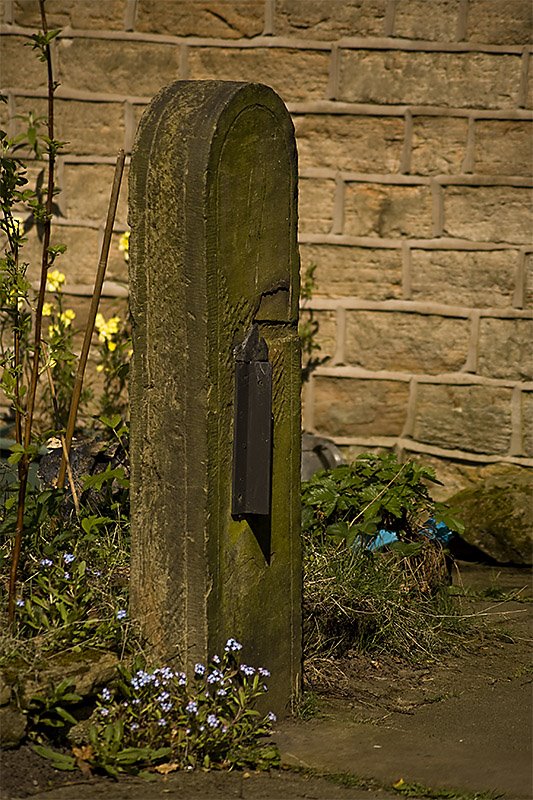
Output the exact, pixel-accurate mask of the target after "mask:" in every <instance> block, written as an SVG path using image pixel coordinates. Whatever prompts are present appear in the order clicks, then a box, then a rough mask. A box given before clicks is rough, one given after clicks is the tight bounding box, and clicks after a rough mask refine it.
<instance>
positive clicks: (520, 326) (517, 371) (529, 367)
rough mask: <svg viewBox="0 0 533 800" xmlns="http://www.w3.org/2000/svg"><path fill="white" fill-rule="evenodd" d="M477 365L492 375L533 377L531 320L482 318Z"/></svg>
mask: <svg viewBox="0 0 533 800" xmlns="http://www.w3.org/2000/svg"><path fill="white" fill-rule="evenodd" d="M478 347H479V349H478V367H477V371H478V372H479V373H480V375H488V376H490V377H491V378H511V379H513V380H533V321H532V320H529V319H490V318H482V319H481V321H480V326H479V345H478Z"/></svg>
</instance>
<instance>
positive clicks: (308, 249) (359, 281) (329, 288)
mask: <svg viewBox="0 0 533 800" xmlns="http://www.w3.org/2000/svg"><path fill="white" fill-rule="evenodd" d="M300 258H301V261H302V267H303V268H304V269H308V268H309V267H310V266H312V265H313V264H315V265H316V271H315V278H316V283H317V286H316V292H315V293H316V294H319V295H322V296H326V297H345V296H347V297H361V298H364V299H367V300H390V299H394V298H399V297H401V295H402V260H401V251H400V250H399V249H398V250H384V249H381V250H380V249H377V248H376V249H370V248H366V247H346V246H342V247H341V246H338V245H329V244H301V245H300Z"/></svg>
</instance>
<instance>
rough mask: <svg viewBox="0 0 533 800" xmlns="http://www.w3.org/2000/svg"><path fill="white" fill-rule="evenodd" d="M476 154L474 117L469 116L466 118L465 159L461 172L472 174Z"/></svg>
mask: <svg viewBox="0 0 533 800" xmlns="http://www.w3.org/2000/svg"><path fill="white" fill-rule="evenodd" d="M475 152H476V123H475V117H474V115H473V114H471V115H470V116H469V118H468V132H467V134H466V145H465V157H464V159H463V163H462V165H461V171H462V172H465V173H473V172H474V164H475Z"/></svg>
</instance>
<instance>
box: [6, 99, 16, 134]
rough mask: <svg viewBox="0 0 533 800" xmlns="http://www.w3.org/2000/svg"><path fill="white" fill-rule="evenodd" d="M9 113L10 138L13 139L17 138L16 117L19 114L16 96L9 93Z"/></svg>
mask: <svg viewBox="0 0 533 800" xmlns="http://www.w3.org/2000/svg"><path fill="white" fill-rule="evenodd" d="M7 112H8V115H9V119H8V123H7V130H8V135H9V138H10V139H11V138H12V137H13V136H15V130H16V123H15V117H16V114H17V105H16V102H15V95H14V94H12V92H8V93H7Z"/></svg>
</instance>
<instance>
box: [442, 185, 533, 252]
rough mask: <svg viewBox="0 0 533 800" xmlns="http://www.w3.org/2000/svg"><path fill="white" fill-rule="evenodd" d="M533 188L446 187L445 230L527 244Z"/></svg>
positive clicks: (477, 238)
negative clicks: (532, 189)
mask: <svg viewBox="0 0 533 800" xmlns="http://www.w3.org/2000/svg"><path fill="white" fill-rule="evenodd" d="M531 199H532V191H531V189H528V188H526V187H516V186H447V187H445V189H444V220H445V221H444V231H445V233H447V234H448V235H449V236H458V237H459V238H461V239H470V240H471V241H481V242H510V243H513V244H514V243H517V244H520V243H528V242H529V241H530V240H531V229H532V222H533V218H532V213H531V210H532V206H531Z"/></svg>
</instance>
